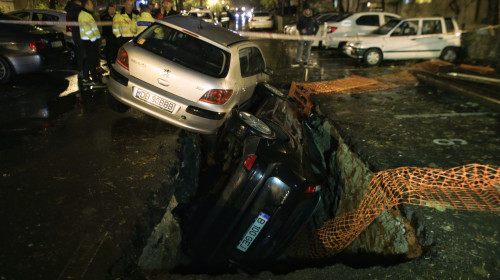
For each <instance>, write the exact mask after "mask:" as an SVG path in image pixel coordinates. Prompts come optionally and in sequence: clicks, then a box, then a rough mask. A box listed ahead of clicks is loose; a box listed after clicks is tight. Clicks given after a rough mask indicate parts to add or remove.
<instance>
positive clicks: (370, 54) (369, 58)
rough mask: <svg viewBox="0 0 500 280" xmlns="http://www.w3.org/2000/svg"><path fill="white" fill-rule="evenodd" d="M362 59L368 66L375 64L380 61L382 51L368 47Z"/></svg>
mask: <svg viewBox="0 0 500 280" xmlns="http://www.w3.org/2000/svg"><path fill="white" fill-rule="evenodd" d="M363 61H364V62H365V63H366V64H367V65H369V66H377V65H379V64H380V62H382V52H381V51H380V50H378V49H369V50H367V51H366V53H365V56H364V57H363Z"/></svg>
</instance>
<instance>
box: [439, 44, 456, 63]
mask: <svg viewBox="0 0 500 280" xmlns="http://www.w3.org/2000/svg"><path fill="white" fill-rule="evenodd" d="M457 58H458V51H457V48H452V47H448V48H445V49H444V50H443V52H442V53H441V60H444V61H447V62H452V63H453V62H455V61H456V60H457Z"/></svg>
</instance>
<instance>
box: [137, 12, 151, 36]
mask: <svg viewBox="0 0 500 280" xmlns="http://www.w3.org/2000/svg"><path fill="white" fill-rule="evenodd" d="M153 22H155V19H154V18H153V16H152V15H151V14H150V13H148V12H142V13H141V15H140V16H138V17H137V18H134V19H133V20H132V26H131V29H132V33H135V34H139V33H141V32H142V31H144V30H145V29H146V28H148V26H150V25H151V24H153Z"/></svg>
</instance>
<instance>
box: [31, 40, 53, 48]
mask: <svg viewBox="0 0 500 280" xmlns="http://www.w3.org/2000/svg"><path fill="white" fill-rule="evenodd" d="M48 47H49V41H47V40H45V39H34V40H33V41H31V42H30V49H32V50H43V49H46V48H48Z"/></svg>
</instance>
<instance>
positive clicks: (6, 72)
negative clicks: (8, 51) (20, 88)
mask: <svg viewBox="0 0 500 280" xmlns="http://www.w3.org/2000/svg"><path fill="white" fill-rule="evenodd" d="M11 77H12V68H11V67H10V64H9V63H8V62H7V60H5V59H3V58H1V57H0V84H5V83H7V82H8V81H9V80H10V78H11Z"/></svg>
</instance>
